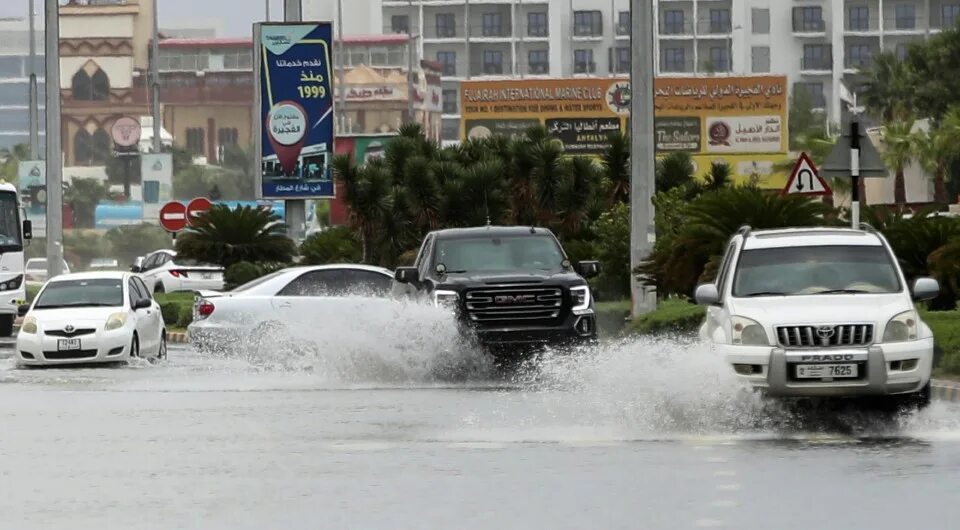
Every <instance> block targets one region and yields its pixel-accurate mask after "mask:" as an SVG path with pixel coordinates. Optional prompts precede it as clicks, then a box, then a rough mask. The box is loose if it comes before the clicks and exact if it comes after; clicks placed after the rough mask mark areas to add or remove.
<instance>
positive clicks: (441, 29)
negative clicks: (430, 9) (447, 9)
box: [437, 13, 457, 39]
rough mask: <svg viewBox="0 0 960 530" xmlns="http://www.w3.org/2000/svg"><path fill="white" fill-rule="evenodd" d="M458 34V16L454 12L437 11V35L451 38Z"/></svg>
mask: <svg viewBox="0 0 960 530" xmlns="http://www.w3.org/2000/svg"><path fill="white" fill-rule="evenodd" d="M456 36H457V17H455V16H454V14H453V13H437V37H440V38H442V39H451V38H453V37H456Z"/></svg>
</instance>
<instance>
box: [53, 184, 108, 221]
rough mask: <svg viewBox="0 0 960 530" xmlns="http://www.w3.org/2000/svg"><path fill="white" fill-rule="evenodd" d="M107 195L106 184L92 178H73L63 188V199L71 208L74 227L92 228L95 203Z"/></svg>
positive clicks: (98, 202)
mask: <svg viewBox="0 0 960 530" xmlns="http://www.w3.org/2000/svg"><path fill="white" fill-rule="evenodd" d="M108 196H109V190H108V189H107V186H106V185H104V184H103V182H101V181H100V180H98V179H92V178H74V179H72V180H71V181H70V182H69V183H67V184H66V185H65V187H64V190H63V201H64V202H65V203H67V204H69V205H70V206H71V207H72V208H73V222H74V226H75V227H76V228H93V225H94V222H95V215H96V211H97V205H98V204H100V201H102V200H104V199H106V198H107V197H108Z"/></svg>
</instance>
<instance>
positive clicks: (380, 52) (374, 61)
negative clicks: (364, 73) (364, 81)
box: [370, 46, 389, 66]
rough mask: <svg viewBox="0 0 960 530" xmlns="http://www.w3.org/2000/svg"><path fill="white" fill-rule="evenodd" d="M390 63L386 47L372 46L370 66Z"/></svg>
mask: <svg viewBox="0 0 960 530" xmlns="http://www.w3.org/2000/svg"><path fill="white" fill-rule="evenodd" d="M388 64H389V59H388V58H387V49H386V48H383V47H381V46H378V47H376V48H370V66H387V65H388Z"/></svg>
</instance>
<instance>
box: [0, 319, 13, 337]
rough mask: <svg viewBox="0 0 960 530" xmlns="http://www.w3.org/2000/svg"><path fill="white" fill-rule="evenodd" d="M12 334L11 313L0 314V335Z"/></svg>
mask: <svg viewBox="0 0 960 530" xmlns="http://www.w3.org/2000/svg"><path fill="white" fill-rule="evenodd" d="M11 335H13V315H0V337H9V336H11Z"/></svg>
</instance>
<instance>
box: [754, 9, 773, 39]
mask: <svg viewBox="0 0 960 530" xmlns="http://www.w3.org/2000/svg"><path fill="white" fill-rule="evenodd" d="M750 17H751V19H752V20H751V26H752V27H753V34H754V35H768V34H769V33H770V10H769V9H766V8H763V9H761V8H757V7H755V8H753V9H751V10H750Z"/></svg>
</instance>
